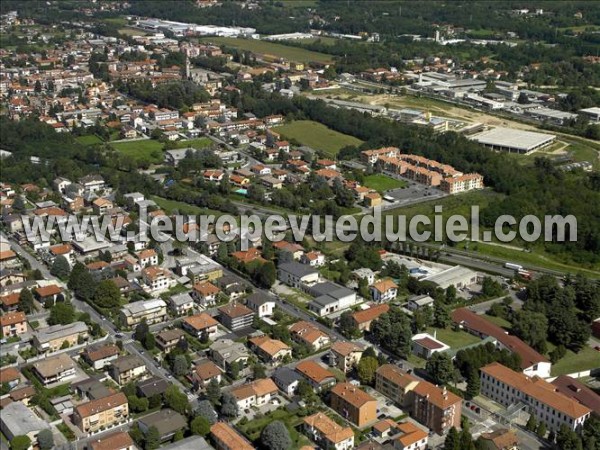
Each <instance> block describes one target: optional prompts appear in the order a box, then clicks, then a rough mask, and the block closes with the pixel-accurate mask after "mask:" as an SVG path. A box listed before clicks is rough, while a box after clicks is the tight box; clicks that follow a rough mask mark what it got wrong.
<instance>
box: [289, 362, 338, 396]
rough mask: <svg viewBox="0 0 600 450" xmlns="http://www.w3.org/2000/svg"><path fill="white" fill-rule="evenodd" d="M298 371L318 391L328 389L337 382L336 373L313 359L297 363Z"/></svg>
mask: <svg viewBox="0 0 600 450" xmlns="http://www.w3.org/2000/svg"><path fill="white" fill-rule="evenodd" d="M296 372H298V373H299V374H300V375H302V376H303V377H304V379H305V380H306V381H308V382H309V384H310V385H311V386H312V387H313V388H314V389H315V391H318V392H320V391H322V390H325V389H328V388H330V387H332V386H333V385H335V383H336V378H335V375H334V373H333V372H331V371H329V370H327V369H325V368H324V367H323V366H321V365H320V364H318V363H316V362H315V361H313V360H304V361H300V362H299V363H298V364H297V365H296Z"/></svg>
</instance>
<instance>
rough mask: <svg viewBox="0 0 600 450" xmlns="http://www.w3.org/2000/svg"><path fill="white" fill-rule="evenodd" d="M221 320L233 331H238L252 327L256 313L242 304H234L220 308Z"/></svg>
mask: <svg viewBox="0 0 600 450" xmlns="http://www.w3.org/2000/svg"><path fill="white" fill-rule="evenodd" d="M219 319H220V320H221V323H222V324H223V325H225V326H226V327H227V328H229V329H230V330H231V331H236V330H241V329H242V328H247V327H249V326H251V325H252V322H253V320H254V312H253V311H252V310H251V309H250V308H247V307H246V306H244V305H242V304H241V303H237V302H233V303H230V304H228V305H225V306H221V307H220V308H219Z"/></svg>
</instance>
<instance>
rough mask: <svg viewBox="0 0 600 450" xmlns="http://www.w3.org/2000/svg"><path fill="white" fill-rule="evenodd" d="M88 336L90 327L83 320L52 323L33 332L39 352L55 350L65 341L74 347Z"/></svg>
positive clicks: (34, 341)
mask: <svg viewBox="0 0 600 450" xmlns="http://www.w3.org/2000/svg"><path fill="white" fill-rule="evenodd" d="M88 336H89V334H88V327H87V325H86V324H85V323H83V322H73V323H70V324H68V325H52V326H51V327H46V328H40V329H38V330H36V331H35V332H34V333H33V345H34V346H35V348H36V349H37V350H38V351H39V352H55V351H57V350H59V349H60V348H61V347H62V346H63V345H65V342H66V343H67V344H68V345H69V347H72V346H73V345H76V344H77V343H78V342H79V341H80V340H85V339H87V338H88Z"/></svg>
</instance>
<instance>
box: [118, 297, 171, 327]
mask: <svg viewBox="0 0 600 450" xmlns="http://www.w3.org/2000/svg"><path fill="white" fill-rule="evenodd" d="M166 318H167V304H166V303H165V301H164V300H161V299H156V300H146V301H139V302H134V303H129V304H127V305H125V306H123V308H121V312H120V314H119V320H120V321H121V324H123V325H124V326H127V327H133V326H135V325H137V324H138V323H140V322H141V321H142V320H144V319H146V323H148V324H149V325H151V324H153V323H159V322H164V321H165V319H166Z"/></svg>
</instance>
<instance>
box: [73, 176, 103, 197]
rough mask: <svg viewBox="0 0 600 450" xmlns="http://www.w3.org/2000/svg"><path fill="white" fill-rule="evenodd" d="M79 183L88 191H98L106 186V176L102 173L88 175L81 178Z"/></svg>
mask: <svg viewBox="0 0 600 450" xmlns="http://www.w3.org/2000/svg"><path fill="white" fill-rule="evenodd" d="M79 184H80V185H81V186H83V189H84V190H85V192H86V193H91V192H97V191H100V190H102V189H104V187H105V183H104V178H102V177H101V176H100V175H86V176H84V177H82V178H80V179H79Z"/></svg>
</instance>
